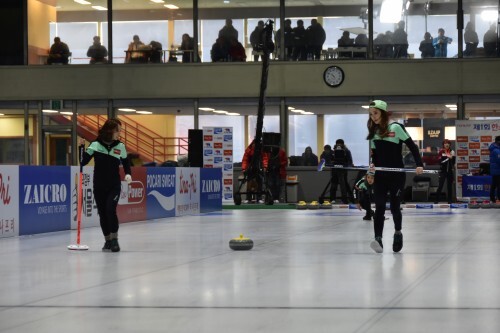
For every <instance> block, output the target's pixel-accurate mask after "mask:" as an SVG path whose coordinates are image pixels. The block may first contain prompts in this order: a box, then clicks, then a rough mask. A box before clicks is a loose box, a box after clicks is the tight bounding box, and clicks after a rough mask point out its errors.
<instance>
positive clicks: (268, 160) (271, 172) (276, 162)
mask: <svg viewBox="0 0 500 333" xmlns="http://www.w3.org/2000/svg"><path fill="white" fill-rule="evenodd" d="M262 165H263V166H264V172H266V175H267V185H268V186H269V188H270V189H271V194H272V196H273V200H274V202H275V203H279V199H280V193H281V188H282V186H283V185H284V184H285V180H286V167H287V165H288V158H287V156H286V153H285V151H284V150H283V149H282V148H278V147H273V148H270V149H266V151H265V152H264V153H263V155H262Z"/></svg>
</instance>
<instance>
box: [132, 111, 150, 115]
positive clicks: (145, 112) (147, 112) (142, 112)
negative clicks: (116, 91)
mask: <svg viewBox="0 0 500 333" xmlns="http://www.w3.org/2000/svg"><path fill="white" fill-rule="evenodd" d="M135 113H138V114H153V112H151V111H135Z"/></svg>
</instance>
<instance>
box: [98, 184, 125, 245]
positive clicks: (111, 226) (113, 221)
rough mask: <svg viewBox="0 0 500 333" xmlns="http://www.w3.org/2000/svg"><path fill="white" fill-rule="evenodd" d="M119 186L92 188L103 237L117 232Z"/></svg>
mask: <svg viewBox="0 0 500 333" xmlns="http://www.w3.org/2000/svg"><path fill="white" fill-rule="evenodd" d="M120 192H121V184H118V185H115V186H112V187H98V186H94V198H95V203H96V205H97V212H98V213H99V222H100V224H101V230H102V233H103V235H104V236H108V235H109V234H110V233H117V232H118V216H117V215H116V206H117V205H118V199H119V198H120Z"/></svg>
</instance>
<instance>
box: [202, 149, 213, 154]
mask: <svg viewBox="0 0 500 333" xmlns="http://www.w3.org/2000/svg"><path fill="white" fill-rule="evenodd" d="M213 154H214V151H213V150H212V149H203V156H212V155H213Z"/></svg>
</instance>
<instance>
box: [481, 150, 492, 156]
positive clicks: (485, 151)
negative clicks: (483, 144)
mask: <svg viewBox="0 0 500 333" xmlns="http://www.w3.org/2000/svg"><path fill="white" fill-rule="evenodd" d="M489 154H490V150H489V149H481V155H489Z"/></svg>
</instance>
